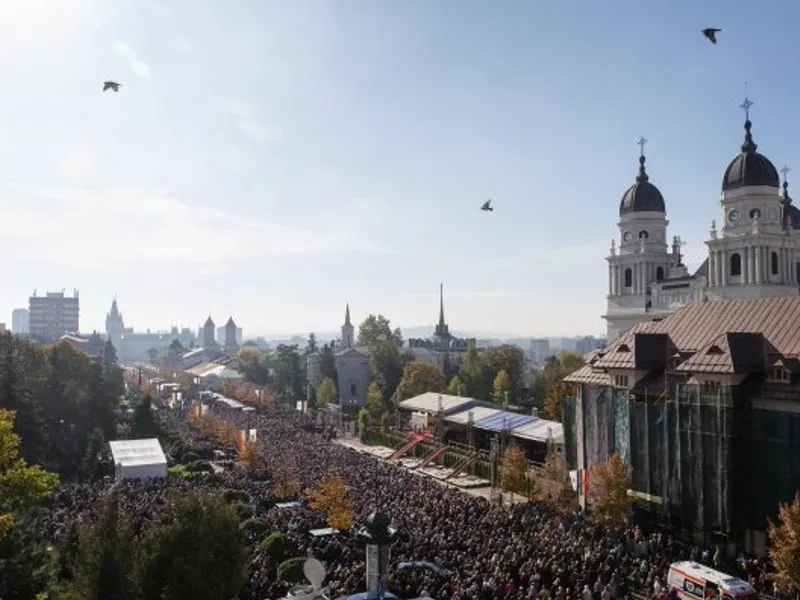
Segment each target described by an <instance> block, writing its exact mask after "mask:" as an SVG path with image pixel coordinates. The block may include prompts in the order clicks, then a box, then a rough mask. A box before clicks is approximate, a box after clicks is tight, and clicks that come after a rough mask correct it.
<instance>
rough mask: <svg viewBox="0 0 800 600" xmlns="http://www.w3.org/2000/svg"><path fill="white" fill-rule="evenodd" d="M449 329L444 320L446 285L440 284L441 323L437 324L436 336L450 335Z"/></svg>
mask: <svg viewBox="0 0 800 600" xmlns="http://www.w3.org/2000/svg"><path fill="white" fill-rule="evenodd" d="M448 330H449V327H448V326H447V322H446V321H445V320H444V284H443V283H440V284H439V322H438V323H437V324H436V335H448V334H449V333H450V332H449V331H448Z"/></svg>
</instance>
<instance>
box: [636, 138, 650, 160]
mask: <svg viewBox="0 0 800 600" xmlns="http://www.w3.org/2000/svg"><path fill="white" fill-rule="evenodd" d="M636 145H637V146H639V154H640V156H644V147H645V146H646V145H647V140H646V139H644V138H643V137H641V136H639V141H638V142H636Z"/></svg>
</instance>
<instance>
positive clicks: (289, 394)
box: [273, 344, 306, 401]
mask: <svg viewBox="0 0 800 600" xmlns="http://www.w3.org/2000/svg"><path fill="white" fill-rule="evenodd" d="M303 362H304V361H301V360H300V352H299V350H298V348H297V344H293V345H287V344H280V345H278V347H277V348H276V350H275V381H274V382H273V386H274V388H275V393H276V394H277V395H278V397H279V398H281V399H283V400H284V401H287V400H288V401H295V400H298V399H302V398H304V397H305V395H306V378H305V369H304V368H303Z"/></svg>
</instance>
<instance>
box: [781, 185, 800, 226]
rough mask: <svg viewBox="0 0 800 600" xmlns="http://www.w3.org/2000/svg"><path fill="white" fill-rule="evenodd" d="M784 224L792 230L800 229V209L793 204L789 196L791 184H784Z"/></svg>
mask: <svg viewBox="0 0 800 600" xmlns="http://www.w3.org/2000/svg"><path fill="white" fill-rule="evenodd" d="M782 204H783V223H784V226H785V225H789V226H791V228H792V229H800V209H798V208H797V207H796V206H795V205H793V204H792V199H791V197H790V196H789V184H788V183H786V182H785V181H784V182H783V202H782Z"/></svg>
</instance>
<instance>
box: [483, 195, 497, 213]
mask: <svg viewBox="0 0 800 600" xmlns="http://www.w3.org/2000/svg"><path fill="white" fill-rule="evenodd" d="M481 210H484V211H489V212H491V211H493V210H494V208H492V199H491V198H489V199H488V200H487V201H486V202H484V203H483V204H481Z"/></svg>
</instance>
